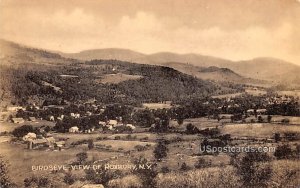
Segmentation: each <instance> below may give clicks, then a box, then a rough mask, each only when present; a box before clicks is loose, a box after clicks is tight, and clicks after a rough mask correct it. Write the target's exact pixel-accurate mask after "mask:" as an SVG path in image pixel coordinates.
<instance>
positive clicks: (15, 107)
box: [6, 106, 25, 112]
mask: <svg viewBox="0 0 300 188" xmlns="http://www.w3.org/2000/svg"><path fill="white" fill-rule="evenodd" d="M6 109H7V111H9V112H17V111H18V110H25V109H24V108H23V107H22V106H8V107H7V108H6Z"/></svg>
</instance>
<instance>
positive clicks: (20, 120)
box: [12, 118, 25, 123]
mask: <svg viewBox="0 0 300 188" xmlns="http://www.w3.org/2000/svg"><path fill="white" fill-rule="evenodd" d="M12 122H13V123H24V122H25V120H24V119H23V118H12Z"/></svg>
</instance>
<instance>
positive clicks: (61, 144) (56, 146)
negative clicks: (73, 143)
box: [54, 141, 66, 150]
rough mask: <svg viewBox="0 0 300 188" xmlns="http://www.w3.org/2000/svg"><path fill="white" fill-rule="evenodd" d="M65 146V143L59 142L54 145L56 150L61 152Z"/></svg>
mask: <svg viewBox="0 0 300 188" xmlns="http://www.w3.org/2000/svg"><path fill="white" fill-rule="evenodd" d="M64 146H66V142H65V141H58V142H55V143H54V148H58V150H61V149H62V147H64Z"/></svg>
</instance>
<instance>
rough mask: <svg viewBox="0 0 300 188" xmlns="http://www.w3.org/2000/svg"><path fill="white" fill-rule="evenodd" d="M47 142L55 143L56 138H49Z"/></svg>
mask: <svg viewBox="0 0 300 188" xmlns="http://www.w3.org/2000/svg"><path fill="white" fill-rule="evenodd" d="M46 140H47V141H48V142H55V138H53V137H48V138H46Z"/></svg>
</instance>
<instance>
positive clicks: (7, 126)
mask: <svg viewBox="0 0 300 188" xmlns="http://www.w3.org/2000/svg"><path fill="white" fill-rule="evenodd" d="M22 125H32V126H33V127H41V126H49V127H53V126H54V125H55V123H54V122H50V121H45V120H36V121H35V122H32V121H25V122H24V123H9V122H0V133H1V132H5V131H6V132H11V131H13V130H14V129H15V128H17V127H21V126H22Z"/></svg>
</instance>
